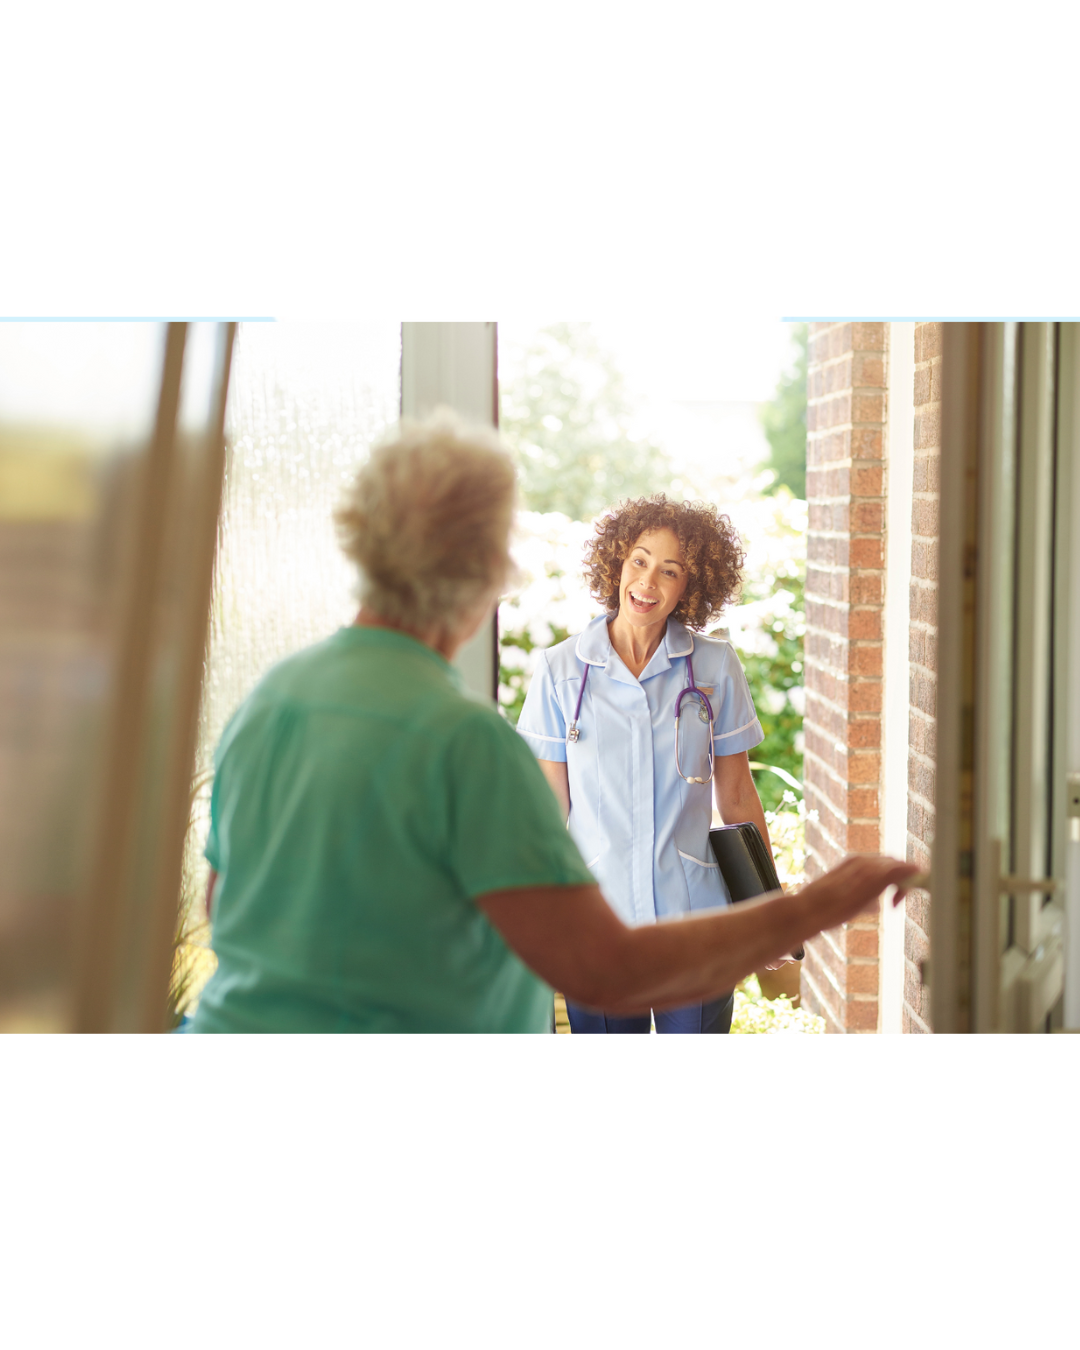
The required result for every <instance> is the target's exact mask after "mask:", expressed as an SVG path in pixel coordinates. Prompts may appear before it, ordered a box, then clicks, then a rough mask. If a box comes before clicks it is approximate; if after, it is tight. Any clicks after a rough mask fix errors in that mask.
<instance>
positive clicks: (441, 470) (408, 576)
mask: <svg viewBox="0 0 1080 1350" xmlns="http://www.w3.org/2000/svg"><path fill="white" fill-rule="evenodd" d="M514 502H515V477H514V468H513V464H512V462H511V460H510V456H509V455H508V454H507V452H506V450H505V448H504V447H503V445H502V442H501V441H500V440H499V438H498V436H497V435H496V433H495V432H494V431H492V430H491V429H490V428H487V427H475V426H469V425H467V424H466V423H464V422H463V421H461V419H460V418H458V417H457V416H456V415H455V414H454V413H453V412H451V411H450V410H449V409H446V408H440V409H437V410H436V411H435V412H434V413H433V414H432V415H431V416H430V417H428V418H426V419H425V420H424V421H420V422H417V421H412V420H409V419H403V420H402V421H401V423H400V424H399V425H398V427H397V429H396V433H395V434H394V435H393V436H392V437H391V438H390V439H388V440H384V441H383V442H381V443H380V444H379V445H377V446H376V447H375V448H374V449H373V450H372V452H371V456H370V458H369V459H368V461H367V463H366V464H364V466H363V467H362V468H361V470H360V472H359V473H358V474H357V477H356V480H355V482H354V483H353V486H352V488H351V490H350V491H349V493H348V495H347V498H346V500H345V502H344V503H343V505H342V507H341V509H340V510H339V511H338V512H337V513H336V515H335V519H336V521H337V526H338V533H339V537H340V539H341V545H342V548H343V549H344V551H345V553H346V554H347V556H348V557H350V558H351V559H352V560H353V561H354V562H355V563H356V564H357V567H358V568H359V570H360V600H361V603H362V604H363V605H364V607H365V608H366V609H369V610H371V611H372V612H374V613H376V614H378V615H379V616H380V617H381V618H383V619H385V620H387V621H388V622H390V623H392V624H395V625H399V626H401V627H403V628H406V629H410V630H412V631H414V632H424V631H427V630H429V629H431V628H433V627H445V628H448V629H454V628H456V627H458V626H459V625H461V624H462V623H463V621H466V620H467V618H468V617H469V615H470V614H472V613H474V612H475V611H476V609H477V608H478V607H479V606H480V605H482V604H483V603H484V602H485V601H486V600H487V599H489V598H490V597H491V596H493V595H494V594H496V593H497V592H498V591H499V590H500V589H501V588H502V586H503V585H504V583H505V581H506V577H507V574H508V572H509V569H510V553H509V535H510V527H511V524H512V521H513V513H514Z"/></svg>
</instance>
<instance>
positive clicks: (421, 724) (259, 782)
mask: <svg viewBox="0 0 1080 1350" xmlns="http://www.w3.org/2000/svg"><path fill="white" fill-rule="evenodd" d="M206 857H207V858H208V859H209V861H210V865H211V867H213V868H214V870H215V871H216V872H217V873H218V874H219V878H220V879H219V882H218V887H217V892H216V895H215V898H214V916H213V919H214V922H213V947H214V951H215V952H216V954H217V958H218V968H217V971H216V972H215V974H214V975H213V976H212V978H211V979H210V981H209V983H208V984H207V986H206V989H205V990H204V991H203V995H202V998H201V1000H200V1002H199V1008H198V1012H197V1014H196V1016H195V1021H194V1027H193V1030H195V1031H534V1032H543V1031H548V1030H550V1025H551V1016H552V1012H551V1000H552V991H551V989H550V988H549V987H548V986H547V985H546V984H545V983H544V982H543V981H542V980H540V979H539V978H538V977H537V976H536V975H534V974H533V973H532V972H531V971H530V970H529V969H528V968H527V967H526V966H525V965H523V964H522V962H521V961H520V960H518V958H517V957H516V956H515V955H514V954H513V953H512V952H511V951H510V950H509V948H508V947H507V946H506V943H505V942H504V941H503V940H502V938H501V937H500V935H499V933H498V932H497V931H496V930H495V928H494V927H493V926H492V925H491V924H490V923H489V922H488V920H487V918H486V917H485V915H484V914H483V913H482V911H481V910H480V909H479V908H478V906H477V905H476V904H474V900H475V898H476V896H478V895H483V894H485V893H486V892H488V891H497V890H503V889H505V888H508V887H512V886H545V885H580V884H583V883H589V882H592V880H593V878H592V876H591V874H590V873H589V871H588V869H587V868H586V867H585V865H584V863H583V862H582V860H581V855H580V854H579V853H578V851H577V849H576V847H575V846H574V844H573V841H572V840H571V838H570V836H569V834H568V833H567V831H566V827H565V825H564V823H563V820H562V818H561V816H560V812H559V808H558V805H557V803H556V800H555V796H554V794H553V793H552V791H551V789H550V787H549V786H548V784H547V782H546V781H545V779H544V777H543V774H542V773H541V771H540V769H539V768H538V766H537V764H536V762H535V761H534V759H533V756H532V755H531V753H530V752H529V749H528V747H527V746H526V745H525V743H524V742H523V741H522V739H521V738H520V737H519V736H518V735H517V733H516V732H515V731H514V730H513V728H511V727H510V726H509V724H508V723H507V722H505V721H504V720H503V718H501V717H500V716H499V714H498V713H497V712H496V711H495V710H494V708H492V707H491V706H490V705H487V704H483V703H480V702H478V701H477V700H475V699H472V698H469V697H467V696H465V695H464V694H463V693H462V692H461V690H460V682H459V679H458V676H457V672H456V671H455V670H454V669H453V668H452V667H451V666H450V665H449V664H448V663H447V662H446V661H444V660H443V658H442V657H441V656H439V655H438V654H437V653H435V652H434V651H432V650H431V649H430V648H429V647H426V646H424V645H423V644H422V643H420V642H418V641H416V640H415V639H413V638H410V637H406V636H405V635H404V634H401V633H396V632H392V631H390V630H389V629H383V628H343V629H342V630H341V631H340V632H338V633H336V634H335V635H334V636H333V637H331V638H329V639H327V640H326V641H325V642H322V643H320V644H319V645H318V646H315V647H310V648H308V649H307V650H306V651H302V652H299V653H298V654H297V655H295V656H293V657H290V658H289V659H288V660H286V661H283V662H282V663H281V664H280V665H278V666H276V667H275V668H274V669H273V670H271V671H270V673H269V674H268V675H267V676H266V677H265V678H264V679H263V681H262V683H261V684H260V685H259V686H258V687H257V688H256V689H255V691H254V692H253V693H252V694H251V695H250V696H249V697H248V699H247V700H246V701H245V702H244V703H243V704H242V705H241V707H240V708H239V710H238V711H237V712H236V713H235V714H234V715H233V717H232V719H231V721H230V722H229V724H228V726H227V727H226V729H225V733H224V735H223V736H222V739H221V744H220V745H219V746H218V749H217V753H216V755H215V778H214V789H213V797H212V800H211V808H210V833H209V837H208V840H207V844H206ZM523 903H524V902H523Z"/></svg>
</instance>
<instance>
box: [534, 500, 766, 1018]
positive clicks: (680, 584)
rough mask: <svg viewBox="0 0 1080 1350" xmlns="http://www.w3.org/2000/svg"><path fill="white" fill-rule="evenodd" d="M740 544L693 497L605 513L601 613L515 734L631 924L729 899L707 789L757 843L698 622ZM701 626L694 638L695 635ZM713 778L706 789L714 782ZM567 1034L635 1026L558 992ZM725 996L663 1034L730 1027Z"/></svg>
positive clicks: (731, 578) (747, 730)
mask: <svg viewBox="0 0 1080 1350" xmlns="http://www.w3.org/2000/svg"><path fill="white" fill-rule="evenodd" d="M742 562H743V549H742V544H741V541H740V539H739V536H738V534H737V533H736V531H735V529H734V528H733V526H732V524H731V522H730V520H728V518H727V517H726V516H722V515H720V514H719V512H718V511H717V510H716V508H715V507H713V506H710V505H708V504H705V503H702V502H673V501H669V500H668V499H667V498H666V497H664V496H654V497H649V498H643V499H638V500H633V501H628V502H624V503H623V504H621V505H620V506H618V507H617V508H615V509H614V510H612V511H609V512H607V513H605V515H603V516H602V517H601V518H600V519H599V520H598V521H597V522H596V526H595V533H594V535H593V537H592V538H591V539H590V540H589V542H588V544H587V545H586V549H585V574H586V578H587V580H588V582H589V585H590V589H591V590H592V593H593V595H594V597H595V598H596V599H597V600H598V601H599V602H600V603H601V604H602V605H603V606H604V608H605V610H606V613H605V614H603V615H601V616H600V617H599V618H597V619H595V620H593V622H592V623H590V624H589V625H588V626H587V627H586V628H585V630H584V631H583V632H582V633H581V634H580V635H579V636H578V637H576V638H568V639H567V640H566V641H565V642H561V643H558V644H557V645H556V646H554V647H551V648H549V649H548V650H547V651H546V652H545V653H544V654H543V657H542V659H541V661H540V664H539V666H538V668H537V670H536V672H535V674H534V676H533V681H532V684H531V685H530V688H529V693H528V695H527V697H526V700H525V706H524V708H523V710H522V713H521V717H520V719H519V721H518V731H519V732H520V733H521V734H522V735H523V736H524V737H525V739H526V741H527V742H528V744H529V745H530V747H531V748H532V750H533V753H534V755H535V756H536V758H537V759H538V760H539V761H540V767H541V769H543V771H544V776H545V777H546V778H547V780H548V782H549V783H550V784H551V786H552V789H553V790H554V792H555V795H556V797H557V799H558V800H559V803H560V805H561V807H562V809H563V812H564V814H565V815H566V816H567V817H568V824H569V828H570V833H571V834H572V835H573V837H574V839H575V841H576V842H577V844H578V847H579V848H580V849H581V851H582V856H583V857H584V858H586V859H587V860H589V867H590V869H591V870H592V872H593V874H594V875H595V876H596V878H597V880H598V881H599V883H600V886H601V888H602V890H603V892H604V895H605V898H606V899H607V900H608V902H609V904H610V905H611V906H612V908H613V909H615V911H616V912H617V913H618V914H619V916H620V917H621V918H622V919H623V920H624V921H625V922H626V923H629V924H631V925H645V924H652V923H655V922H656V920H657V919H659V918H665V917H668V916H673V915H679V914H686V913H690V912H692V911H698V910H705V909H717V908H720V907H722V906H724V905H726V904H727V903H728V896H727V892H726V890H725V888H724V882H723V879H722V877H721V875H720V871H719V869H718V867H717V866H716V864H715V863H714V862H713V861H711V856H710V853H709V845H708V833H709V828H710V825H711V823H712V798H713V796H714V795H715V800H716V805H717V808H718V810H719V812H720V815H721V818H722V819H723V820H724V822H725V823H726V824H741V823H742V822H744V821H753V822H754V823H755V824H756V825H757V826H758V829H759V830H760V831H761V834H762V836H763V838H764V839H765V840H766V841H768V837H769V835H768V829H767V826H766V823H765V814H764V811H763V810H762V807H761V802H760V800H759V799H758V795H757V792H756V790H755V788H754V782H753V778H752V777H751V774H750V767H749V760H748V756H747V751H748V750H749V749H750V748H751V747H752V746H755V745H757V744H758V743H759V742H760V741H761V740H762V734H763V733H762V730H761V724H760V723H759V721H758V719H757V714H756V712H755V710H754V704H753V700H752V699H751V696H750V691H749V689H748V687H747V684H746V678H745V676H744V675H743V672H742V667H741V666H740V664H739V659H738V657H737V656H736V654H735V651H734V648H733V647H732V646H731V645H730V644H729V643H728V642H724V641H720V640H718V639H716V638H708V637H704V636H703V635H702V634H701V633H700V629H702V628H703V627H704V626H705V625H706V624H707V623H709V622H710V621H711V620H712V619H714V618H715V617H717V615H719V613H720V612H721V611H722V610H723V608H724V606H725V605H727V604H728V603H729V602H730V601H731V600H732V599H733V598H734V596H735V595H736V593H737V591H738V588H739V582H740V569H741V567H742ZM692 629H697V630H699V631H698V632H696V633H694V632H692V631H691V630H692ZM710 784H711V785H712V792H710ZM567 1011H568V1014H569V1019H570V1025H571V1029H572V1030H573V1031H578V1032H601V1033H604V1032H647V1031H648V1030H649V1026H650V1018H649V1014H648V1013H644V1014H638V1015H635V1016H633V1017H610V1016H606V1015H604V1014H603V1013H594V1012H590V1011H587V1010H586V1009H584V1008H581V1007H578V1006H577V1005H575V1004H574V1003H573V1002H572V1001H571V1002H568V1005H567ZM731 1011H732V1001H731V995H726V996H725V995H721V997H719V998H714V999H713V1000H712V1001H710V1002H707V1003H699V1004H693V1005H690V1006H688V1007H682V1008H674V1009H671V1008H669V1009H666V1010H660V1011H657V1012H656V1013H655V1020H656V1029H657V1031H660V1032H726V1031H727V1030H728V1029H729V1027H730V1023H731Z"/></svg>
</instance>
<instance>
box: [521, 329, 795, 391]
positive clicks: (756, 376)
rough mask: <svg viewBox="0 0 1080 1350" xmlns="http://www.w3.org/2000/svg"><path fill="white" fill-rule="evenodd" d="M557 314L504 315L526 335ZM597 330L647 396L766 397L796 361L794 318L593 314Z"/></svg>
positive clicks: (630, 380) (631, 381) (633, 386)
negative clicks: (614, 316)
mask: <svg viewBox="0 0 1080 1350" xmlns="http://www.w3.org/2000/svg"><path fill="white" fill-rule="evenodd" d="M552 322H555V319H553V318H552V317H551V316H548V317H547V318H543V317H541V318H538V319H524V320H516V319H515V320H500V323H499V327H500V331H501V332H502V333H503V335H504V336H506V337H512V338H514V339H517V338H518V337H519V336H522V337H524V336H525V335H526V334H528V333H529V332H531V331H534V330H535V329H537V328H542V327H545V326H546V325H547V324H549V323H552ZM591 323H592V327H593V330H594V331H595V333H596V335H597V337H598V338H599V339H600V341H601V342H602V343H603V345H604V346H605V347H606V348H608V350H609V351H610V352H611V353H612V355H614V356H615V357H616V358H617V361H618V364H619V367H620V368H621V370H622V372H623V374H624V375H625V376H626V380H627V384H628V385H629V387H630V388H631V389H632V390H633V392H634V393H635V394H636V395H637V396H638V397H641V398H643V399H645V400H647V401H649V402H662V403H666V402H682V401H699V400H700V401H707V402H723V403H728V402H732V403H741V402H750V403H764V402H765V401H766V400H768V399H770V398H771V397H772V396H773V394H774V393H775V391H776V382H777V379H778V378H779V376H780V374H781V372H782V371H783V370H785V369H786V368H787V367H788V366H790V365H791V363H792V360H793V356H794V349H793V346H792V342H791V325H790V324H786V323H780V322H779V321H777V320H773V319H763V320H760V321H758V322H754V321H748V320H746V319H745V318H743V317H740V318H738V319H733V320H732V321H731V322H726V321H725V319H724V316H723V315H714V316H710V317H708V318H706V317H702V318H700V319H692V318H690V319H688V318H686V317H685V316H679V317H678V318H672V319H671V320H670V321H665V320H663V319H662V318H660V317H657V316H652V317H641V318H630V319H593V320H591Z"/></svg>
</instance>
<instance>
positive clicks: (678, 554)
mask: <svg viewBox="0 0 1080 1350" xmlns="http://www.w3.org/2000/svg"><path fill="white" fill-rule="evenodd" d="M689 580H690V575H689V573H688V572H687V570H686V564H685V563H684V562H683V551H682V548H681V546H680V544H679V539H678V536H677V535H676V534H675V533H674V531H672V530H668V529H663V530H648V531H646V533H645V534H642V535H640V536H639V537H638V540H637V542H636V543H635V545H634V547H633V548H632V549H631V550H630V555H629V557H628V558H627V559H626V561H625V562H624V563H623V565H622V575H621V576H620V578H619V618H620V619H624V620H626V622H628V623H629V624H631V625H632V626H633V627H634V628H651V627H652V626H653V625H654V624H663V623H666V622H667V617H668V615H669V614H670V613H671V611H672V610H673V609H674V608H675V606H676V605H677V604H678V603H679V601H680V600H681V599H682V598H683V595H684V593H685V591H686V586H687V582H688V581H689Z"/></svg>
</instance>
